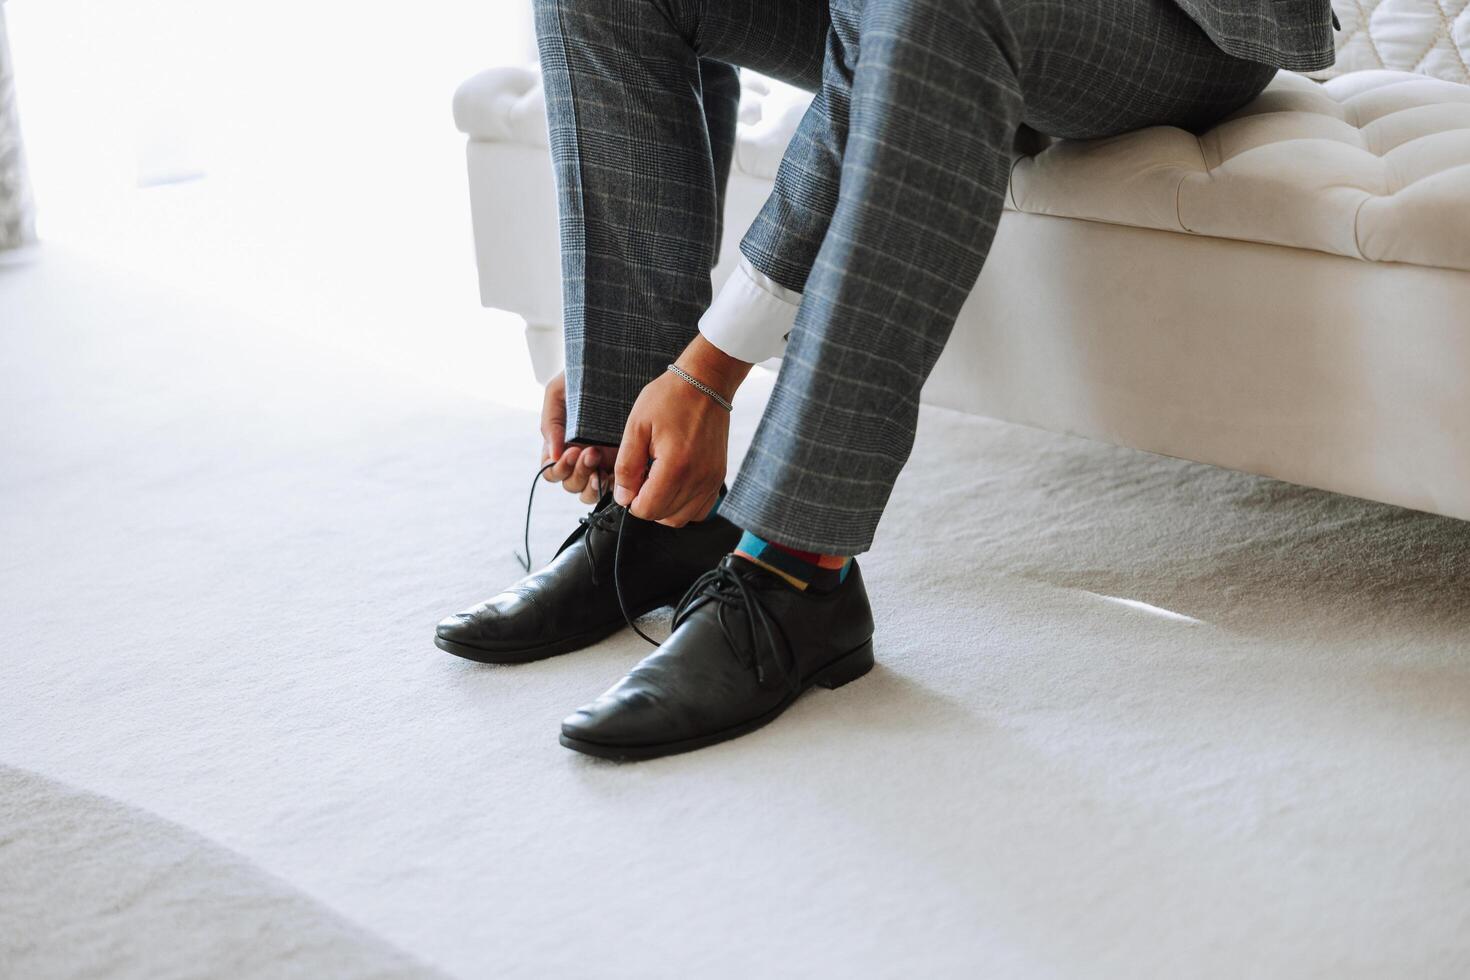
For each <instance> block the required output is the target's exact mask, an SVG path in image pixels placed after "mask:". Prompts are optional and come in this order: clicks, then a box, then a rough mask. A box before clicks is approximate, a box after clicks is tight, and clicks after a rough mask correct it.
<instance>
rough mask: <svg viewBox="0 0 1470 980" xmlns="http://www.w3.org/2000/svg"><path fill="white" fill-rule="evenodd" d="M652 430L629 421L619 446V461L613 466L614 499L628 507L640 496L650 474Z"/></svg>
mask: <svg viewBox="0 0 1470 980" xmlns="http://www.w3.org/2000/svg"><path fill="white" fill-rule="evenodd" d="M649 436H650V432H649V429H648V426H647V425H644V424H642V423H640V422H634V421H633V420H631V419H630V420H629V421H628V428H627V430H626V431H625V432H624V433H623V443H622V445H621V446H619V447H618V461H617V463H616V464H615V465H614V466H613V479H614V481H615V482H616V486H615V487H614V488H613V499H614V500H616V501H617V502H618V503H619V504H620V505H622V506H624V507H626V506H628V505H629V504H630V503H632V502H633V498H634V497H636V496H638V490H639V489H640V488H641V487H642V486H643V480H644V478H645V477H646V476H647V475H648V443H649Z"/></svg>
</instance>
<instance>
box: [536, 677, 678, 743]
mask: <svg viewBox="0 0 1470 980" xmlns="http://www.w3.org/2000/svg"><path fill="white" fill-rule="evenodd" d="M561 732H562V734H563V735H565V736H566V737H567V738H571V739H576V740H578V741H583V742H595V743H598V744H600V745H617V746H630V747H631V746H641V745H658V744H663V743H666V742H670V741H674V740H677V739H679V738H683V737H685V736H686V734H687V733H686V732H684V731H683V729H682V726H681V725H679V724H678V720H677V719H676V718H675V717H674V716H673V715H672V714H671V713H670V712H669V710H668V708H667V707H666V706H665V705H664V703H663V702H662V700H661V699H660V698H659V696H658V694H657V692H655V691H651V690H647V689H644V688H634V689H619V688H615V689H614V690H612V691H609V692H608V693H607V694H604V695H603V696H602V697H600V698H598V699H597V700H596V701H593V702H592V703H591V704H588V705H585V706H583V707H581V708H578V709H577V710H576V711H574V712H572V713H571V714H570V715H568V716H567V717H566V719H565V720H564V721H562V723H561Z"/></svg>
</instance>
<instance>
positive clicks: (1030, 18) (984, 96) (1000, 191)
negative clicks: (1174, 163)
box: [535, 0, 1275, 554]
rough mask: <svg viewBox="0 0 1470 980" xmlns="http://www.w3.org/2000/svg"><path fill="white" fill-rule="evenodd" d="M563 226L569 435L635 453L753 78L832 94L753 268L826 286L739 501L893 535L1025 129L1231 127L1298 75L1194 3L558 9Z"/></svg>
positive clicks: (814, 111)
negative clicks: (929, 399) (1203, 22)
mask: <svg viewBox="0 0 1470 980" xmlns="http://www.w3.org/2000/svg"><path fill="white" fill-rule="evenodd" d="M535 4H536V30H537V38H538V43H539V46H540V53H541V69H542V75H543V80H544V84H545V91H546V109H547V115H548V121H549V128H550V138H551V151H552V160H553V164H554V167H555V172H556V180H557V187H558V193H559V203H560V209H561V245H562V275H563V286H564V307H563V309H564V316H565V330H566V355H567V356H566V380H567V409H568V418H567V434H568V439H569V440H575V441H578V442H583V443H603V444H608V445H612V444H616V443H618V442H619V441H621V438H622V432H623V425H624V422H625V420H626V418H627V414H628V411H629V409H630V408H631V407H632V404H633V401H634V399H635V398H637V396H638V393H639V391H640V390H641V389H642V388H643V386H644V385H646V384H647V383H648V382H649V381H651V380H653V379H654V378H656V377H658V376H659V375H660V374H661V373H662V372H663V371H664V370H665V367H666V365H667V364H668V363H669V362H670V361H672V360H673V359H674V358H675V356H677V355H678V353H679V352H680V351H681V350H683V348H684V347H685V346H686V345H687V344H688V343H689V341H690V340H692V339H693V337H694V335H695V333H696V330H697V324H698V320H699V317H700V316H701V314H702V313H703V312H704V310H705V308H706V307H707V306H708V305H709V302H710V298H711V296H710V279H709V276H710V269H711V267H712V265H713V263H714V261H715V259H716V257H717V256H716V253H717V250H718V247H719V241H720V233H721V227H720V225H721V214H722V209H723V208H722V206H723V194H724V185H725V180H726V177H727V176H728V174H729V170H730V162H731V155H732V152H733V147H734V141H735V122H736V114H737V109H738V103H739V95H740V92H739V82H738V78H737V75H736V67H735V66H744V67H748V68H750V69H752V70H754V71H758V72H761V73H763V74H766V75H770V76H772V77H775V78H779V79H782V80H784V81H788V82H791V83H793V84H796V85H800V86H802V87H805V88H807V89H811V90H815V92H816V95H815V98H814V99H813V101H812V105H811V108H810V110H809V111H808V112H807V113H806V116H805V117H804V119H803V120H802V123H801V125H800V127H799V129H798V132H797V134H796V136H795V138H794V139H793V140H792V142H791V144H790V147H789V149H788V150H787V151H786V155H785V158H784V159H783V160H782V163H781V166H780V168H779V171H778V173H777V177H776V184H775V188H774V190H773V192H772V193H771V196H770V198H769V200H767V202H766V204H765V206H764V208H763V209H762V210H761V212H760V214H759V216H758V217H757V218H756V220H755V222H754V223H753V224H752V225H751V227H750V230H749V231H748V232H747V233H746V235H745V237H744V239H743V240H742V242H741V245H740V250H741V253H742V254H743V255H744V256H745V257H746V258H747V259H749V261H750V262H751V264H752V265H753V266H755V268H757V269H758V270H760V271H761V272H763V273H765V274H766V275H768V276H770V277H771V278H772V279H773V280H775V281H776V282H778V283H780V284H781V285H783V286H785V287H787V288H790V289H794V290H800V291H803V293H804V295H803V298H802V303H801V307H800V310H799V312H798V313H797V317H796V324H795V327H794V328H793V330H792V333H791V336H790V340H789V343H788V346H787V350H786V356H785V358H784V360H783V361H782V365H781V372H780V375H779V376H778V378H777V382H776V386H775V389H774V391H773V392H772V395H771V398H770V401H769V403H768V404H767V407H766V410H765V415H764V416H763V418H762V419H761V422H760V426H759V428H758V429H757V432H756V436H755V440H754V442H753V444H752V445H751V448H750V451H749V453H748V454H747V456H746V458H745V462H744V464H743V465H742V467H741V470H740V474H739V476H738V478H737V479H736V481H735V482H734V484H733V486H732V487H731V488H730V492H729V494H728V495H727V496H726V498H725V501H724V503H723V504H722V505H721V508H720V512H721V513H722V514H723V515H724V516H725V517H727V518H729V519H730V520H731V521H733V522H734V523H736V524H737V525H740V526H741V527H743V528H745V529H747V530H750V531H752V532H754V533H756V534H759V535H761V536H762V537H764V538H766V539H768V540H771V541H775V542H777V543H780V544H784V545H787V546H790V547H794V548H800V549H802V550H806V551H816V552H822V553H829V554H857V553H860V552H862V551H866V550H867V549H868V548H869V547H870V545H871V544H872V540H873V534H874V531H875V530H876V528H877V525H878V520H879V517H880V516H881V515H882V513H883V509H884V506H885V505H886V504H887V502H888V497H889V494H890V493H891V491H892V488H893V483H894V480H895V479H896V478H897V476H898V473H899V470H900V469H902V467H903V465H904V463H905V462H906V461H907V459H908V456H909V452H910V450H911V448H912V445H913V440H914V432H915V427H916V425H917V422H918V406H919V391H920V388H921V387H922V385H923V383H924V379H925V378H926V377H927V376H928V374H929V371H930V370H931V368H932V367H933V365H934V362H935V359H936V358H938V356H939V352H940V351H941V350H942V349H943V347H944V344H945V341H946V340H947V338H948V336H949V333H950V330H951V328H952V327H953V325H954V321H955V318H956V316H957V315H958V314H959V310H960V306H961V304H962V303H963V302H964V300H965V297H966V296H967V295H968V294H969V291H970V290H971V288H973V286H974V284H975V280H976V278H977V277H978V276H979V274H980V269H981V266H982V264H983V263H984V261H985V255H986V251H987V250H988V249H989V247H990V242H991V239H992V237H993V236H994V234H995V227H996V222H997V221H998V220H999V218H1000V214H1001V206H1002V201H1003V199H1004V195H1005V192H1006V185H1007V180H1008V174H1009V166H1010V152H1011V148H1012V145H1013V141H1014V138H1015V134H1016V131H1017V129H1018V128H1019V127H1020V126H1021V125H1022V124H1025V125H1027V126H1029V127H1031V128H1032V129H1034V130H1036V131H1038V132H1040V133H1044V134H1048V135H1051V136H1055V137H1060V138H1091V137H1100V136H1107V135H1112V134H1116V133H1120V132H1124V131H1127V130H1131V129H1137V128H1140V127H1143V126H1148V125H1157V124H1167V125H1174V126H1180V127H1184V128H1187V129H1198V128H1201V127H1204V126H1207V125H1209V124H1211V123H1212V122H1214V121H1215V120H1217V119H1219V118H1220V117H1222V116H1224V115H1226V114H1228V113H1229V112H1231V111H1233V110H1234V109H1236V108H1238V107H1239V106H1241V105H1243V104H1244V103H1246V102H1248V101H1249V100H1250V99H1252V98H1253V97H1255V96H1256V95H1257V94H1258V93H1259V92H1260V91H1261V89H1262V88H1264V87H1265V85H1266V83H1267V82H1268V81H1269V80H1270V79H1271V77H1272V76H1273V75H1274V74H1275V68H1273V67H1271V66H1269V65H1265V64H1260V63H1256V62H1252V61H1244V60H1241V59H1239V58H1236V57H1234V56H1232V55H1229V54H1226V53H1225V52H1224V51H1222V50H1220V49H1219V48H1218V47H1216V46H1215V45H1214V44H1213V42H1211V41H1210V40H1209V38H1208V37H1207V36H1206V35H1205V33H1204V32H1203V31H1202V30H1201V29H1200V28H1199V27H1197V26H1196V25H1195V23H1194V22H1193V21H1192V20H1190V19H1189V17H1188V16H1186V15H1185V14H1184V13H1183V12H1182V11H1181V10H1180V8H1179V7H1178V6H1176V5H1175V3H1174V0H535Z"/></svg>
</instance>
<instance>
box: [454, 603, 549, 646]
mask: <svg viewBox="0 0 1470 980" xmlns="http://www.w3.org/2000/svg"><path fill="white" fill-rule="evenodd" d="M540 631H541V618H540V616H539V615H537V610H536V605H535V603H534V602H532V601H531V600H529V599H528V598H526V597H525V596H520V595H515V594H510V593H507V594H505V595H499V596H496V597H495V598H494V599H491V600H489V601H487V602H483V603H481V604H480V605H478V606H476V607H475V608H473V609H471V610H469V611H467V612H462V613H455V614H454V615H453V616H446V617H445V618H444V619H442V620H440V621H439V625H438V626H436V627H434V634H435V635H436V636H438V637H439V638H440V639H441V640H450V641H452V642H455V643H468V644H483V643H507V642H517V641H525V640H531V639H535V638H537V636H538V634H539V633H540Z"/></svg>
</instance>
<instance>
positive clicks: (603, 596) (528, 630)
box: [434, 494, 740, 664]
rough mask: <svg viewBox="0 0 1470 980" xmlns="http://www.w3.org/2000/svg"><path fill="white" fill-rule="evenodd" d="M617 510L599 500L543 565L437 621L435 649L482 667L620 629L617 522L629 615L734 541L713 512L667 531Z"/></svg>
mask: <svg viewBox="0 0 1470 980" xmlns="http://www.w3.org/2000/svg"><path fill="white" fill-rule="evenodd" d="M624 513H625V511H624V508H622V507H620V506H618V505H617V504H615V503H613V499H612V495H611V494H607V495H606V496H604V497H603V498H602V500H601V501H599V502H598V504H597V506H596V507H595V508H593V510H592V513H590V514H588V515H586V516H585V517H583V518H581V520H580V524H581V526H580V527H579V528H577V530H576V531H574V532H573V533H572V536H571V537H569V538H567V539H566V541H565V542H563V544H562V546H561V547H560V548H559V549H558V550H557V553H556V557H555V558H553V559H552V560H551V562H550V563H549V564H548V565H547V566H546V567H545V568H543V569H541V570H540V571H539V572H536V573H535V574H532V575H528V576H526V577H525V578H523V579H521V580H520V581H519V582H516V583H515V584H514V585H512V586H511V587H510V588H508V589H506V590H505V591H504V592H502V593H500V594H499V595H497V596H495V597H494V598H491V599H487V600H486V601H484V602H482V603H480V604H479V605H478V606H475V607H474V608H473V609H470V610H468V611H467V612H462V613H459V614H457V615H454V616H450V617H449V618H448V619H446V620H444V621H443V622H441V623H440V624H439V626H438V628H437V629H436V630H435V636H434V643H435V645H436V646H438V647H439V649H441V650H447V651H448V652H450V653H452V654H455V655H456V656H460V657H467V658H468V659H470V660H478V661H480V662H481V663H491V664H511V663H525V662H527V661H531V660H540V659H542V658H544V657H553V656H556V655H557V654H559V653H570V652H572V651H573V650H580V649H582V648H583V647H587V646H591V645H592V644H594V643H596V642H597V641H598V640H601V639H603V638H605V637H607V636H610V635H612V634H613V633H615V632H617V630H619V629H620V628H621V627H623V626H624V625H625V623H626V620H625V619H624V618H623V611H622V609H621V608H620V607H619V605H618V595H617V591H616V590H615V589H614V588H613V555H614V553H615V550H616V548H617V544H618V530H619V524H622V536H623V546H622V555H621V558H620V561H619V565H618V582H619V584H620V585H621V587H622V592H623V600H624V602H626V603H627V607H628V613H629V615H631V616H634V617H637V616H641V615H643V614H644V613H646V612H649V611H651V610H654V609H657V608H658V607H660V606H667V605H671V604H673V603H675V602H678V601H679V597H680V596H682V595H683V594H684V593H685V592H686V591H688V589H689V586H690V584H691V583H692V582H694V580H695V579H697V578H699V576H700V574H701V573H703V572H705V571H707V570H708V569H709V567H710V566H711V565H713V564H714V563H715V562H717V561H718V560H719V559H720V556H721V555H724V554H726V553H727V552H729V551H730V549H731V548H734V547H735V545H736V543H737V542H738V541H739V540H740V529H739V528H738V527H736V526H735V525H733V524H731V523H730V522H729V521H727V520H725V519H724V518H723V517H720V516H719V515H716V516H714V517H712V518H710V519H709V520H707V521H703V522H701V523H699V524H688V525H685V526H684V527H681V528H671V527H665V526H664V525H662V524H656V523H654V522H652V521H644V520H639V519H638V518H636V517H634V516H633V515H632V514H628V515H627V516H626V519H625V518H624Z"/></svg>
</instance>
